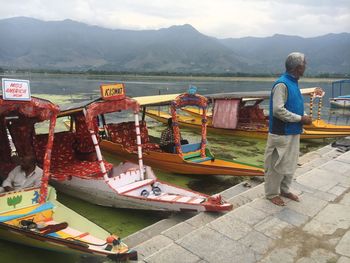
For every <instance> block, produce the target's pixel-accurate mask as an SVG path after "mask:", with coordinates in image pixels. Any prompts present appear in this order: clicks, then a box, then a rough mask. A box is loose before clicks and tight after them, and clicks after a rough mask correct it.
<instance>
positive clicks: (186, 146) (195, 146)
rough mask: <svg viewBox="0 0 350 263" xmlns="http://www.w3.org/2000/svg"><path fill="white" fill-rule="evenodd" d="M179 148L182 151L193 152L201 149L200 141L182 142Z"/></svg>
mask: <svg viewBox="0 0 350 263" xmlns="http://www.w3.org/2000/svg"><path fill="white" fill-rule="evenodd" d="M181 149H182V152H183V153H188V152H194V151H197V150H200V149H201V144H200V143H191V144H183V145H181Z"/></svg>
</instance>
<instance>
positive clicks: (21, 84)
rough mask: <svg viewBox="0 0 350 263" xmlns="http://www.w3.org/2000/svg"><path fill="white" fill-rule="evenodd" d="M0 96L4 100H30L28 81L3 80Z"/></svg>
mask: <svg viewBox="0 0 350 263" xmlns="http://www.w3.org/2000/svg"><path fill="white" fill-rule="evenodd" d="M2 96H3V99H4V100H25V101H29V100H31V95H30V84H29V80H23V79H6V78H3V79H2Z"/></svg>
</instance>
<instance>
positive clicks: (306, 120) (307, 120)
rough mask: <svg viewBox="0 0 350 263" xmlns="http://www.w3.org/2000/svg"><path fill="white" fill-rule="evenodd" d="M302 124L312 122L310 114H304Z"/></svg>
mask: <svg viewBox="0 0 350 263" xmlns="http://www.w3.org/2000/svg"><path fill="white" fill-rule="evenodd" d="M300 122H301V123H302V124H311V123H312V119H311V117H310V116H308V115H304V116H302V117H301V121H300Z"/></svg>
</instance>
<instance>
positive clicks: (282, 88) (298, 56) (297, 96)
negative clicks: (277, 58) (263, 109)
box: [265, 52, 322, 206]
mask: <svg viewBox="0 0 350 263" xmlns="http://www.w3.org/2000/svg"><path fill="white" fill-rule="evenodd" d="M285 67H286V72H285V73H284V74H283V75H282V76H281V77H280V78H279V79H277V81H276V82H275V83H274V86H273V88H272V92H271V98H270V116H269V134H268V138H267V145H266V150H265V195H266V198H267V199H269V200H270V201H271V202H272V203H274V204H275V205H279V206H284V205H285V203H284V201H283V200H282V198H281V197H280V196H283V197H286V198H289V199H292V200H294V201H299V198H298V196H297V195H295V194H293V193H291V192H290V190H289V187H290V185H291V183H292V179H293V175H294V172H295V170H296V167H297V162H298V158H299V142H300V134H301V133H302V132H303V124H311V122H312V119H311V117H309V116H307V115H304V99H303V96H302V95H301V92H300V89H299V86H298V80H299V78H300V77H301V76H303V74H304V71H305V67H306V60H305V55H304V54H302V53H299V52H293V53H291V54H289V55H288V57H287V59H286V62H285ZM319 92H322V90H321V89H320V90H317V93H319Z"/></svg>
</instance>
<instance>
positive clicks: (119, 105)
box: [85, 97, 140, 130]
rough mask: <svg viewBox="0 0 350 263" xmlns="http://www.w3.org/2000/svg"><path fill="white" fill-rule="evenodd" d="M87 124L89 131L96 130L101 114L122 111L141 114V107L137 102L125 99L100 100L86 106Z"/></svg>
mask: <svg viewBox="0 0 350 263" xmlns="http://www.w3.org/2000/svg"><path fill="white" fill-rule="evenodd" d="M85 109H86V122H87V124H88V128H89V130H94V127H95V123H96V119H95V117H96V116H97V115H99V114H105V113H111V112H117V111H122V110H133V111H134V112H139V110H140V106H139V104H138V103H137V101H136V100H133V99H131V98H128V97H127V98H124V99H120V100H102V99H101V100H98V101H95V102H92V103H91V104H89V105H87V106H86V108H85Z"/></svg>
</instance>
